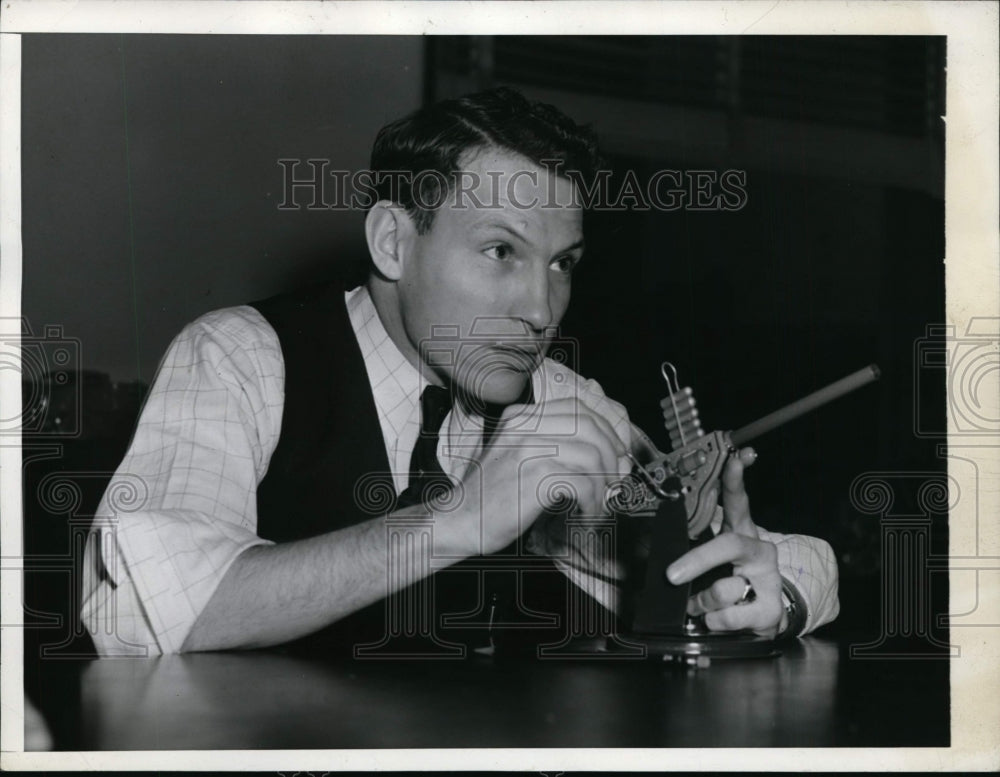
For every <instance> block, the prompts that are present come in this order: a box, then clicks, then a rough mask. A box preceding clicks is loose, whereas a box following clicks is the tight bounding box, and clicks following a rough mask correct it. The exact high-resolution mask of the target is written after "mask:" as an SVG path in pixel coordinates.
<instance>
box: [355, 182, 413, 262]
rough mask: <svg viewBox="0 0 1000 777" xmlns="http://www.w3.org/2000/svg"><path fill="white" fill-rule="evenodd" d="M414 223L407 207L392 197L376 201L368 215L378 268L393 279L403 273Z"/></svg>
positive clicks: (367, 231)
mask: <svg viewBox="0 0 1000 777" xmlns="http://www.w3.org/2000/svg"><path fill="white" fill-rule="evenodd" d="M412 227H413V223H412V221H411V220H410V217H409V215H407V213H406V211H405V210H404V209H403V208H402V207H401V206H400V205H397V204H396V203H394V202H390V201H389V200H379V201H378V202H376V203H375V204H374V205H373V206H372V207H371V209H370V210H369V211H368V215H367V216H366V217H365V238H366V239H367V240H368V253H369V254H371V257H372V262H373V263H374V264H375V268H376V269H377V270H378V271H379V272H380V273H381V274H382V275H383V276H385V277H386V278H387V279H389V280H390V281H398V280H399V279H400V277H402V274H403V264H404V260H405V258H406V253H407V246H408V237H409V235H410V232H411V231H412Z"/></svg>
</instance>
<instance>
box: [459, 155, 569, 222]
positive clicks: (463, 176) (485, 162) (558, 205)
mask: <svg viewBox="0 0 1000 777" xmlns="http://www.w3.org/2000/svg"><path fill="white" fill-rule="evenodd" d="M452 195H453V196H452V197H451V198H450V203H449V204H450V205H451V206H453V207H457V208H459V209H463V210H465V209H468V210H470V211H475V210H477V209H478V210H485V211H494V212H496V211H502V212H507V213H509V214H511V215H515V214H517V213H522V214H525V215H529V214H534V215H545V214H546V213H552V214H553V215H554V216H555V217H557V218H560V219H565V218H567V217H571V218H580V217H582V212H583V208H582V207H581V205H580V199H579V192H578V190H577V187H576V185H575V184H574V183H573V182H572V181H571V180H570V179H569V178H566V177H565V176H562V175H558V174H556V172H555V168H554V166H553V167H552V169H547V168H546V167H543V166H541V165H539V164H537V163H535V162H533V161H532V160H530V159H528V158H527V157H524V156H521V155H520V154H516V153H514V152H511V151H507V150H505V149H499V148H496V147H487V148H483V149H475V150H473V151H472V152H471V153H468V154H467V155H466V156H465V157H463V159H462V161H461V163H460V165H459V169H458V171H457V172H456V178H455V188H454V191H453V192H452Z"/></svg>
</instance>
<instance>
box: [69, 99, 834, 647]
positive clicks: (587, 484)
mask: <svg viewBox="0 0 1000 777" xmlns="http://www.w3.org/2000/svg"><path fill="white" fill-rule="evenodd" d="M598 164H599V159H598V156H597V153H596V145H595V143H594V140H593V137H592V135H591V134H590V133H589V132H587V131H585V130H583V129H581V128H580V127H578V126H576V125H575V124H574V123H573V122H572V121H571V120H570V119H568V118H567V117H565V116H564V115H562V114H561V113H559V112H558V111H556V110H555V109H553V108H551V107H548V106H543V105H539V104H531V103H529V102H527V101H526V100H525V99H524V98H523V97H521V96H520V95H518V94H517V93H515V92H512V91H510V90H505V89H499V90H493V91H489V92H484V93H481V94H478V95H473V96H470V97H467V98H463V99H461V100H458V101H450V102H445V103H440V104H438V105H434V106H431V107H429V108H427V109H425V110H423V111H419V112H417V113H416V114H414V115H412V116H410V117H407V118H405V119H402V120H400V121H398V122H395V123H393V124H390V125H388V126H387V127H385V128H383V130H382V131H381V132H380V134H379V136H378V138H377V139H376V142H375V148H374V151H373V155H372V170H373V171H374V172H375V173H377V174H379V178H378V180H379V184H378V199H377V201H376V202H375V203H374V204H372V205H371V207H370V209H369V211H368V214H367V218H366V221H365V231H366V237H367V243H368V249H369V253H370V255H371V262H372V265H371V272H370V276H369V278H368V281H367V283H366V284H365V285H364V286H362V287H360V288H358V289H354V290H352V291H349V292H347V293H346V294H344V293H343V292H342V291H340V290H337V289H331V288H325V289H321V290H318V291H315V292H308V293H304V294H301V295H293V296H289V297H281V298H275V299H272V300H268V301H265V302H263V303H259V304H257V305H254V306H242V307H238V308H231V309H227V310H222V311H215V312H213V313H209V314H207V315H206V316H203V317H202V318H201V319H199V320H198V321H196V322H194V323H193V324H191V325H189V326H188V327H187V328H186V329H185V330H184V331H183V332H182V333H181V335H180V336H179V337H178V338H177V339H176V340H175V341H174V343H173V344H172V345H171V347H170V350H169V351H168V353H167V355H166V357H165V358H164V360H163V362H162V364H161V368H160V371H159V374H158V376H157V378H156V380H155V382H154V385H153V387H152V389H151V391H150V395H149V398H148V399H147V402H146V405H145V407H144V409H143V412H142V415H141V417H140V420H139V424H138V427H137V429H136V434H135V436H134V439H133V441H132V444H131V447H130V449H129V451H128V454H127V455H126V458H125V460H124V461H123V463H122V465H121V467H120V469H119V471H118V473H117V474H116V476H115V478H114V479H113V480H112V483H111V485H110V486H109V489H108V492H107V494H106V495H105V499H104V500H103V502H102V504H101V507H100V508H99V510H98V514H97V517H96V520H95V527H94V530H93V531H92V533H91V536H90V540H89V542H88V547H87V560H86V567H85V583H84V586H85V590H84V604H83V614H84V620H85V622H86V623H87V626H88V628H89V630H90V631H91V633H92V635H93V637H94V640H95V644H96V645H97V648H98V650H99V652H101V653H102V654H116V653H130V652H146V651H148V652H152V653H157V652H164V653H169V652H177V651H187V650H213V649H226V648H246V647H262V646H269V645H276V644H281V643H285V642H289V641H292V640H298V639H301V638H304V637H307V636H308V635H310V634H314V633H317V632H325V633H328V634H334V635H336V638H337V639H339V640H340V641H341V642H345V641H347V642H352V643H353V644H359V643H364V642H365V640H366V639H370V638H372V637H373V636H374V637H375V638H376V639H377V637H378V634H377V631H378V628H379V627H381V628H383V629H384V628H385V626H386V624H387V618H389V617H390V616H389V615H387V614H386V609H385V605H384V602H385V600H386V597H387V596H389V597H390V598H392V597H393V596H396V595H397V594H398V595H402V592H405V591H407V590H412V587H413V586H415V585H416V586H419V585H421V581H422V580H423V579H424V578H427V577H428V576H429V575H430V573H431V572H433V571H434V570H437V569H443V568H446V567H448V568H450V567H454V568H455V570H456V571H457V570H460V569H461V568H462V565H463V564H467V563H468V562H469V561H470V560H476V559H481V558H485V557H488V556H490V554H495V553H497V552H500V551H504V552H507V551H505V549H509V548H510V547H521V548H527V549H528V550H531V551H533V552H534V553H535V554H538V555H542V556H548V557H550V558H552V559H553V560H554V562H555V566H556V567H557V568H558V570H559V571H560V574H561V575H564V576H565V577H560V578H559V579H560V580H563V581H564V582H565V579H566V578H568V579H569V580H572V581H573V583H574V584H576V585H579V586H582V587H584V588H585V589H586V590H587V591H588V592H589V593H590V594H591V595H592V596H593V597H594V598H595V599H597V600H598V601H600V602H601V604H602V605H604V606H606V607H608V608H609V609H612V610H613V609H616V608H617V607H618V605H619V602H618V597H619V590H618V585H617V582H618V581H619V580H620V578H621V576H622V574H623V572H622V570H621V569H620V568H619V567H618V566H617V565H616V564H615V563H614V561H615V560H614V559H609V558H605V557H602V555H601V554H600V553H596V554H595V553H593V552H588V548H586V547H583V546H581V545H579V544H574V543H572V542H568V541H567V540H566V537H567V535H566V533H565V531H562V532H561V531H560V527H564V524H563V523H561V522H560V521H561V519H564V518H565V515H566V509H567V504H566V502H565V497H566V493H565V490H561V489H559V488H550V487H549V486H551V484H552V483H553V482H554V480H553V479H556V480H561V481H562V482H570V481H571V482H572V490H573V495H574V499H573V502H572V508H573V510H574V511H575V514H579V515H585V516H600V515H604V514H606V513H607V506H606V505H607V494H608V493H609V490H613V489H614V488H615V484H616V483H617V482H618V481H619V479H620V478H621V477H623V476H625V475H626V474H627V473H628V472H629V471H630V470H631V468H632V462H631V459H630V454H631V455H639V456H642V455H644V453H645V450H646V448H647V446H648V443H647V442H646V441H645V438H644V436H643V435H642V434H641V433H640V432H638V430H636V429H634V428H633V427H632V426H631V424H630V423H629V421H628V417H627V414H626V413H625V410H624V408H622V407H621V406H620V405H618V404H617V403H615V402H613V401H611V400H609V399H608V398H607V397H605V396H604V394H603V392H602V391H601V389H600V387H599V386H597V385H596V384H595V383H593V382H592V381H585V380H583V379H582V378H580V377H579V376H578V375H576V373H574V372H572V370H570V369H569V368H568V367H566V366H564V365H560V364H558V363H556V362H554V361H553V360H550V359H547V358H545V354H546V351H547V348H548V347H549V345H550V343H551V341H552V338H553V336H554V334H555V331H556V327H557V326H558V324H559V322H560V320H561V319H562V317H563V314H564V313H565V312H566V308H567V306H568V304H569V300H570V290H571V283H572V276H573V272H574V269H575V267H576V266H577V264H578V263H579V262H580V260H581V258H582V255H583V250H584V246H583V228H582V227H583V207H582V205H581V202H580V191H579V189H578V186H577V183H576V180H577V179H574V178H573V177H572V176H571V175H570V174H569V172H568V171H572V172H573V173H574V174H576V175H580V176H582V177H583V178H584V179H586V178H587V177H588V176H591V175H592V174H593V173H594V172H595V170H596V168H597V165H598ZM428 387H430V388H428ZM435 387H438V388H440V389H445V391H443V392H442V391H435ZM442 394H443V395H445V396H446V397H447V398H448V399H450V400H452V403H451V406H450V407H448V406H447V404H445V405H444V406H439V407H437V408H435V407H434V405H433V402H432V401H431V400H432V399H433V398H434V397H435V396H440V395H442ZM432 417H434V419H435V420H434V422H433V423H432V422H431V418H432ZM427 443H430V447H431V451H430V453H429V454H428V452H427V450H426V448H427ZM435 454H436V455H435ZM753 458H754V454H753V452H752V451H750V450H744V451H741V452H739V453H738V454H737V455H735V456H733V457H731V460H730V461H729V462H728V464H727V467H726V469H725V471H724V475H723V477H722V483H721V492H722V502H723V508H724V510H723V521H722V526H721V529H722V531H721V533H720V534H719V536H718V537H716V538H715V539H713V540H711V541H709V542H708V543H706V544H704V545H702V546H700V547H699V548H697V549H695V550H693V551H691V552H690V553H688V554H687V555H685V556H684V557H682V558H681V559H679V560H678V561H677V562H676V563H674V564H673V565H672V566H671V567H670V569H669V570H668V573H669V577H670V579H671V581H673V582H675V583H683V582H686V581H689V580H691V579H693V578H695V577H697V576H698V575H699V574H701V573H702V572H703V571H706V570H708V569H710V568H715V567H718V566H720V565H722V564H725V563H732V564H733V565H734V567H735V574H734V575H732V576H727V577H725V578H723V579H722V580H720V581H718V582H717V583H715V584H714V585H713V586H712V587H711V588H710V589H708V590H707V591H705V592H704V593H701V594H699V595H697V596H695V597H693V598H692V600H691V601H690V604H689V608H688V609H689V612H690V613H692V614H703V615H704V616H705V623H706V625H707V626H708V627H709V628H711V629H713V630H735V629H743V628H748V629H752V630H754V631H755V632H757V633H759V634H764V635H769V636H770V635H775V634H777V633H779V632H788V631H791V633H800V632H801V631H803V630H805V629H811V628H815V626H817V625H820V624H821V623H823V622H825V621H828V620H830V619H832V618H833V617H835V616H836V614H837V609H838V604H837V596H836V564H835V562H834V561H833V556H832V553H831V552H830V549H829V547H828V546H827V545H826V544H825V543H823V542H821V541H819V540H815V539H810V538H803V537H794V536H789V537H786V536H782V535H770V534H768V533H767V532H765V531H764V530H762V529H758V527H756V526H755V525H754V523H753V521H752V518H751V516H750V512H749V505H748V501H747V497H746V493H745V491H744V488H743V479H742V471H743V468H744V467H745V466H746V465H748V464H750V463H751V462H752V461H753ZM130 485H131V486H133V487H134V488H136V489H138V490H139V493H138V494H133V497H137V498H134V499H133V501H132V502H130V503H128V504H119V502H121V499H120V497H119V496H118V495H119V494H120V493H121V490H122V489H123V488H128V487H129V486H130ZM387 492H391V494H390V495H391V496H392V497H393V498H392V499H388V500H387V499H385V498H384V497H385V495H386V493H387ZM397 497H398V499H397ZM717 523H718V522H717ZM400 526H402V527H407V530H408V531H410V532H411V534H410V535H409V536H410V537H411V538H413V537H416V538H417V539H416V540H415V541H416V542H418V543H420V542H425V543H426V546H424V547H423V548H422V549H421V551H420V553H418V554H417V555H418V556H419V558H418V559H417V562H416V563H412V564H405V563H398V561H399V557H398V554H396V555H394V554H395V553H396V544H395V543H396V542H397V541H398V540H399V537H400V536H401V535H399V534H398V532H397V533H395V534H394V533H393V530H394V527H400ZM519 541H520V543H521V544H520V545H518V542H519ZM792 570H795V572H793V571H792ZM782 573H784V585H783V576H782ZM434 577H435V579H437V578H438V577H440V578H441V580H442V581H443V580H444V579H445V577H446V576H445V575H442V574H441V573H440V572H439V573H438V574H436V575H435V576H434ZM549 584H550V585H551V580H550V582H549ZM473 585H475V583H473ZM748 586H752V588H753V590H754V592H755V593H756V599H755V600H754V601H752V602H748V601H746V597H745V596H744V594H745V592H746V591H747V590H748ZM460 587H461V586H460ZM783 587H784V589H785V593H784V594H783V593H782V589H783ZM442 588H447V586H446V585H442ZM515 594H516V596H520V595H521V594H520V593H518V592H515ZM484 595H485V594H484ZM783 597H784V600H783ZM789 597H791V599H793V600H795V601H796V603H797V607H790V606H789V604H790V602H789ZM481 600H482V597H481V596H478V592H477V595H476V596H474V597H473V602H474V603H473V606H476V602H479V603H480V604H482V602H481ZM518 601H521V600H520V599H518ZM528 610H530V608H528ZM366 614H367V615H366ZM425 614H426V613H425ZM440 614H441V613H435V612H431V613H430V614H429V618H430V619H431V620H434V619H435V617H436V616H438V615H440ZM362 623H366V624H367V625H366V626H364V627H361V626H359V624H362ZM372 624H374V625H375V627H376V628H375V631H374V632H373V631H372V629H371V628H369V627H371V626H372ZM356 627H357V628H356ZM429 628H430V630H431V631H432V632H433V631H434V628H435V627H434V625H433V624H432V625H431V626H430V627H429ZM432 636H433V635H432ZM444 636H445V638H446V639H447V634H445V635H444Z"/></svg>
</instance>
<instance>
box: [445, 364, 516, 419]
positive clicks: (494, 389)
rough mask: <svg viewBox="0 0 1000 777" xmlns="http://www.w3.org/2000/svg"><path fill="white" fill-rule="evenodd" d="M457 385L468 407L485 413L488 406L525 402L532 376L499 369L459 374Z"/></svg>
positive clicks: (513, 370) (502, 368) (456, 378)
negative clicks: (526, 391)
mask: <svg viewBox="0 0 1000 777" xmlns="http://www.w3.org/2000/svg"><path fill="white" fill-rule="evenodd" d="M455 380H456V383H458V385H459V386H460V387H461V389H460V390H461V391H462V393H463V394H464V395H465V400H466V404H467V405H468V407H469V408H470V409H472V410H474V411H477V412H483V411H484V410H485V409H486V406H487V405H500V406H501V407H504V406H506V405H512V404H514V403H515V402H520V401H523V400H524V394H525V390H526V389H527V388H528V386H529V385H530V382H531V375H530V374H528V373H526V372H523V371H521V370H515V369H508V368H504V367H497V368H494V369H490V370H480V371H477V372H475V373H473V374H470V375H461V374H458V375H456V376H455Z"/></svg>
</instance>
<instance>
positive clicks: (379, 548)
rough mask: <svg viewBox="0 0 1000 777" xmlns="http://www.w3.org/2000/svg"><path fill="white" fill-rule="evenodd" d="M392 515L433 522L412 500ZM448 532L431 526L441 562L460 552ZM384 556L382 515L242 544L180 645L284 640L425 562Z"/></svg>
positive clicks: (407, 580) (371, 596)
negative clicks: (306, 534) (278, 540)
mask: <svg viewBox="0 0 1000 777" xmlns="http://www.w3.org/2000/svg"><path fill="white" fill-rule="evenodd" d="M393 516H394V517H404V516H406V517H412V518H413V519H414V520H420V519H421V518H422V519H423V520H425V521H427V526H428V529H430V528H431V523H432V522H433V521H434V519H433V518H431V517H427V514H426V510H425V509H423V508H421V507H419V506H418V507H415V508H408V509H406V510H401V511H399V512H397V513H394V514H393ZM454 534H455V533H454V532H453V531H451V529H450V527H449V525H448V524H447V523H444V522H443V521H442V520H440V519H438V521H437V522H436V523H435V524H434V526H433V537H434V547H433V551H432V553H433V555H434V556H435V557H436V558H439V559H441V560H444V561H445V563H447V562H452V561H457V560H459V558H460V557H461V553H460V551H459V549H458V546H459V542H458V540H457V539H456V537H455V536H454ZM390 563H391V562H390V558H389V539H388V532H387V524H386V520H385V519H383V518H376V519H372V520H369V521H365V522H364V523H359V524H355V525H353V526H349V527H347V528H344V529H340V530H338V531H335V532H330V533H329V534H324V535H321V536H319V537H313V538H310V539H306V540H298V541H295V542H288V543H282V544H278V545H268V546H256V547H252V548H249V549H247V550H246V551H244V552H243V553H242V554H240V556H238V557H237V558H236V560H235V561H234V562H233V564H232V566H230V568H229V569H228V570H227V572H226V574H225V575H224V576H223V578H222V581H221V582H220V583H219V586H218V588H217V589H216V591H215V593H214V594H213V595H212V597H211V599H210V600H209V602H208V604H207V605H206V607H205V609H204V610H203V611H202V612H201V614H200V615H199V616H198V618H197V620H196V621H195V623H194V626H193V627H192V629H191V631H190V633H189V634H188V636H187V638H186V639H185V640H184V643H183V646H182V648H181V649H182V650H183V651H197V650H225V649H234V648H257V647H267V646H270V645H277V644H280V643H283V642H288V641H290V640H293V639H297V638H299V637H303V636H305V635H307V634H310V633H312V632H314V631H317V630H318V629H321V628H323V627H324V626H327V625H329V624H331V623H333V622H335V621H338V620H340V619H341V618H344V617H346V616H348V615H350V614H351V613H353V612H356V611H357V610H359V609H361V608H363V607H366V606H367V605H369V604H372V603H373V602H376V601H379V600H380V599H383V598H385V597H386V596H387V595H388V594H391V593H393V592H394V591H395V590H399V589H401V588H404V587H406V586H407V585H410V584H411V583H414V582H416V581H417V580H418V579H419V578H420V576H421V575H422V574H423V572H422V570H423V569H425V568H426V567H425V565H422V564H407V563H399V564H398V565H397V567H396V568H395V569H393V570H392V574H391V575H390V574H389V572H390V570H389V566H388V565H389V564H390ZM390 581H391V583H392V586H393V589H392V590H390Z"/></svg>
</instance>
